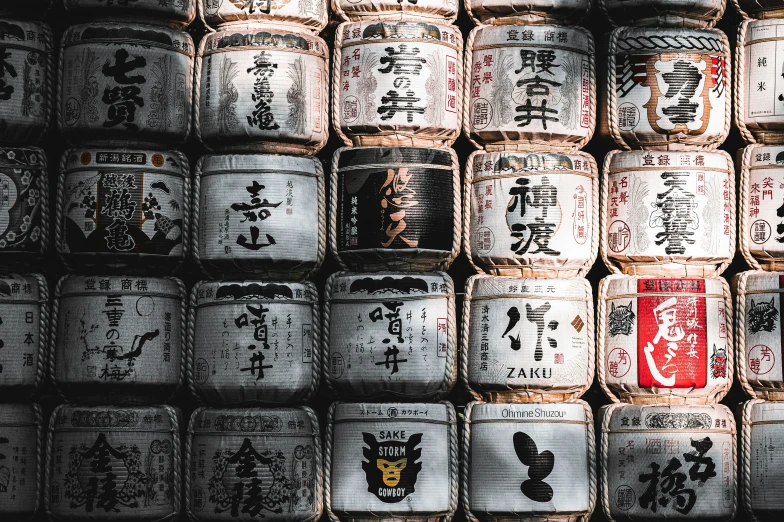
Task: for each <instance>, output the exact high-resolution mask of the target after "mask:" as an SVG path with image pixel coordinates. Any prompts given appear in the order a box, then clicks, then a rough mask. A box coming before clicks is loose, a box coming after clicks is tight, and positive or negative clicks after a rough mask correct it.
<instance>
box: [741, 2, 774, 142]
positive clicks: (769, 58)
mask: <svg viewBox="0 0 784 522" xmlns="http://www.w3.org/2000/svg"><path fill="white" fill-rule="evenodd" d="M781 14H784V12H782V13H781ZM782 32H784V21H782V20H745V21H743V22H742V23H741V24H740V27H738V43H737V47H736V49H735V60H736V62H737V65H736V69H735V122H736V124H737V126H738V129H739V130H740V133H741V135H742V136H743V138H744V139H745V140H746V141H747V142H749V143H755V142H759V143H772V144H784V109H783V108H782V107H781V105H782V104H781V100H780V99H779V96H782V95H781V94H780V93H779V92H776V91H777V90H778V86H777V83H778V82H777V80H778V78H779V77H780V76H781V71H779V67H778V65H777V64H778V63H779V61H781V60H782V59H784V51H782V54H781V55H779V54H778V51H779V47H780V46H781V45H780V44H779V42H780V41H782V40H784V36H779V34H780V33H782ZM782 99H784V96H783V97H782Z"/></svg>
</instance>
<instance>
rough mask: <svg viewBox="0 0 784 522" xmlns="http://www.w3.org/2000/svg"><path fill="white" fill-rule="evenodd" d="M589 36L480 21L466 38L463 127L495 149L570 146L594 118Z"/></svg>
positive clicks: (578, 143) (586, 136) (579, 141)
mask: <svg viewBox="0 0 784 522" xmlns="http://www.w3.org/2000/svg"><path fill="white" fill-rule="evenodd" d="M595 69H596V64H595V49H594V43H593V36H591V33H590V32H589V31H587V30H586V29H583V28H582V27H565V26H560V25H506V24H504V25H497V26H496V25H492V26H486V25H480V26H479V27H476V28H475V29H473V30H472V31H471V34H470V35H469V36H468V41H467V42H466V50H465V70H466V74H467V75H468V78H470V80H469V81H466V82H465V90H466V91H465V104H466V107H465V113H466V117H465V118H464V119H463V133H464V134H465V135H466V137H467V138H468V139H469V140H471V141H472V142H473V143H474V145H476V146H478V147H484V148H485V150H488V151H496V150H524V151H530V150H532V149H533V150H537V151H540V150H541V151H550V150H554V149H557V150H574V149H578V148H580V147H582V146H583V145H585V144H586V143H588V140H590V139H591V136H593V131H594V126H595V124H596V70H595Z"/></svg>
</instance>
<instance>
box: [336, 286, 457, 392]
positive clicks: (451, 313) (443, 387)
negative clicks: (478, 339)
mask: <svg viewBox="0 0 784 522" xmlns="http://www.w3.org/2000/svg"><path fill="white" fill-rule="evenodd" d="M323 343H324V345H323V347H322V350H321V354H322V357H323V358H324V360H323V362H322V365H323V366H324V380H325V381H326V384H327V387H328V388H329V389H330V390H331V391H332V392H334V393H335V394H337V395H338V396H340V397H342V398H358V399H359V398H361V399H376V398H380V397H400V398H404V399H433V398H437V397H442V396H444V395H445V394H447V393H448V392H449V390H451V389H452V386H453V385H454V383H455V379H456V378H457V325H456V318H455V289H454V284H453V283H452V279H451V278H450V277H449V276H448V275H447V274H445V273H444V272H421V273H402V272H376V273H373V274H359V273H351V272H338V273H335V274H332V275H331V276H330V277H329V279H327V283H326V286H325V289H324V337H323Z"/></svg>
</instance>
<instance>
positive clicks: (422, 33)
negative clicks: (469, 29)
mask: <svg viewBox="0 0 784 522" xmlns="http://www.w3.org/2000/svg"><path fill="white" fill-rule="evenodd" d="M462 50H463V38H462V36H461V35H460V31H459V30H457V28H455V27H453V26H447V25H440V24H435V23H430V22H427V23H425V22H372V21H365V22H344V23H342V24H340V25H339V26H338V27H337V29H336V30H335V54H334V58H333V61H332V126H333V128H334V130H335V133H336V134H337V135H338V136H339V137H340V139H342V140H343V142H344V143H345V144H346V145H349V146H351V145H354V146H362V145H367V146H375V147H393V146H410V147H446V146H449V145H451V144H452V143H453V142H454V141H455V139H456V138H457V137H458V136H459V135H460V122H461V120H462V118H463V102H462V98H463V63H462ZM401 56H402V58H404V59H403V60H401Z"/></svg>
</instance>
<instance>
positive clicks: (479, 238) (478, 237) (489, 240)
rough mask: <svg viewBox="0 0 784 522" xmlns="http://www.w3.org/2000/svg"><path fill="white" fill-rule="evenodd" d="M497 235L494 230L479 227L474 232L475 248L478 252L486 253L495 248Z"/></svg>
mask: <svg viewBox="0 0 784 522" xmlns="http://www.w3.org/2000/svg"><path fill="white" fill-rule="evenodd" d="M493 245H495V236H494V235H493V231H492V230H490V229H489V228H487V227H479V229H478V230H477V231H476V233H475V234H474V250H476V253H477V254H486V253H488V252H490V251H491V250H492V249H493Z"/></svg>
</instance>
